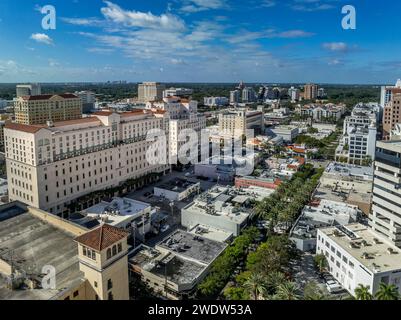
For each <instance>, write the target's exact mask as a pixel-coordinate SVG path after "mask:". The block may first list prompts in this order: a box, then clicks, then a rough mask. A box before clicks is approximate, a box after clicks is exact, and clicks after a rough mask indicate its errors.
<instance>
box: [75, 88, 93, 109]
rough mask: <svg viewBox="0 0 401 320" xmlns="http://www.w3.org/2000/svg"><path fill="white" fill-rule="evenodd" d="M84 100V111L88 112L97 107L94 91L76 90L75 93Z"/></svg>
mask: <svg viewBox="0 0 401 320" xmlns="http://www.w3.org/2000/svg"><path fill="white" fill-rule="evenodd" d="M74 94H75V95H76V96H77V97H79V98H80V99H81V101H82V112H83V113H88V112H90V111H92V110H93V109H94V108H95V102H96V98H95V93H94V92H92V91H76V92H75V93H74Z"/></svg>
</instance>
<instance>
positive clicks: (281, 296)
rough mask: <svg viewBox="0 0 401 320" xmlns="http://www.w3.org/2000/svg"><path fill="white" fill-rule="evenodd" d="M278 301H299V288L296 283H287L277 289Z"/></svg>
mask: <svg viewBox="0 0 401 320" xmlns="http://www.w3.org/2000/svg"><path fill="white" fill-rule="evenodd" d="M275 297H276V298H277V299H278V300H299V295H298V286H297V284H296V283H295V282H291V281H286V282H283V283H281V284H280V285H279V286H278V287H277V294H276V296H275Z"/></svg>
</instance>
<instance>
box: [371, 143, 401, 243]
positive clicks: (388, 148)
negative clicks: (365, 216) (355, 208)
mask: <svg viewBox="0 0 401 320" xmlns="http://www.w3.org/2000/svg"><path fill="white" fill-rule="evenodd" d="M374 166H375V172H374V174H375V176H374V182H373V206H372V217H371V227H372V229H373V230H374V231H375V232H376V233H379V234H380V235H381V236H382V237H384V238H386V239H387V241H390V242H391V243H393V244H394V245H395V246H397V247H401V206H400V203H401V142H400V141H388V142H387V141H379V142H377V151H376V161H375V164H374Z"/></svg>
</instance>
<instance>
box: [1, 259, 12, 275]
mask: <svg viewBox="0 0 401 320" xmlns="http://www.w3.org/2000/svg"><path fill="white" fill-rule="evenodd" d="M0 273H2V274H4V275H6V276H10V275H12V274H13V269H12V267H11V265H9V264H8V263H7V262H5V261H4V260H1V259H0Z"/></svg>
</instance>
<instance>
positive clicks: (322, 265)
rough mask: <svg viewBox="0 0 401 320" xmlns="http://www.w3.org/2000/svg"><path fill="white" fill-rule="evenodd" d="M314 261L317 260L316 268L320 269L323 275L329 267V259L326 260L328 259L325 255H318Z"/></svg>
mask: <svg viewBox="0 0 401 320" xmlns="http://www.w3.org/2000/svg"><path fill="white" fill-rule="evenodd" d="M314 260H315V266H316V268H318V269H319V272H320V273H323V272H324V270H325V269H326V268H327V266H328V263H327V259H326V257H325V256H324V254H318V255H316V256H315V258H314Z"/></svg>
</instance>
